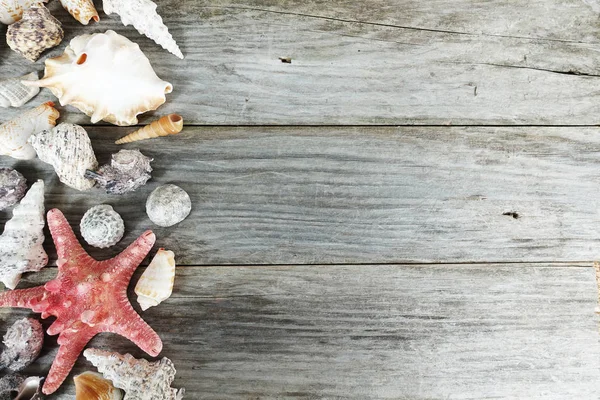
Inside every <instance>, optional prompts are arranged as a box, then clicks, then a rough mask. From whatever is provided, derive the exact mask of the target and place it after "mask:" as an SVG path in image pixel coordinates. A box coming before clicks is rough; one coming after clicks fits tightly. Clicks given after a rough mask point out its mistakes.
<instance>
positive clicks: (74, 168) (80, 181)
mask: <svg viewBox="0 0 600 400" xmlns="http://www.w3.org/2000/svg"><path fill="white" fill-rule="evenodd" d="M29 143H30V144H31V145H32V146H33V148H34V149H35V151H36V152H37V154H38V157H39V158H40V160H42V161H44V162H46V163H48V164H51V165H52V166H53V167H54V170H55V171H56V174H57V175H58V178H59V179H60V181H61V182H62V183H64V184H65V185H67V186H70V187H72V188H73V189H77V190H88V189H91V188H92V187H93V186H94V181H93V180H91V179H87V178H85V177H84V175H85V171H86V170H88V169H91V170H94V169H96V167H98V161H96V155H95V154H94V149H93V148H92V142H91V141H90V138H89V136H88V134H87V132H86V131H85V129H83V128H82V127H81V126H79V125H74V124H66V123H62V124H59V125H58V126H57V127H55V128H53V129H47V130H43V131H41V132H39V133H36V134H35V135H31V137H30V138H29Z"/></svg>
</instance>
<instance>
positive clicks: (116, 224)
mask: <svg viewBox="0 0 600 400" xmlns="http://www.w3.org/2000/svg"><path fill="white" fill-rule="evenodd" d="M79 229H80V231H81V236H82V237H83V239H85V241H86V242H87V243H88V244H89V245H91V246H95V247H100V248H101V249H104V248H107V247H110V246H114V245H115V244H117V243H118V242H119V240H121V239H122V238H123V234H124V233H125V223H124V222H123V219H122V218H121V216H120V215H119V213H117V212H116V211H115V210H113V208H112V207H111V206H109V205H106V204H103V205H99V206H95V207H92V208H90V209H89V210H87V212H86V213H85V214H84V215H83V218H81V223H80V224H79Z"/></svg>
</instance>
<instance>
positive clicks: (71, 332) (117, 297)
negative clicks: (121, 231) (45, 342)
mask: <svg viewBox="0 0 600 400" xmlns="http://www.w3.org/2000/svg"><path fill="white" fill-rule="evenodd" d="M48 226H49V227H50V233H51V234H52V238H53V239H54V244H55V245H56V251H57V253H58V261H57V265H58V275H57V277H56V278H55V279H53V280H51V281H48V282H46V284H45V285H43V286H38V287H34V288H31V289H21V290H12V291H8V292H4V293H0V307H25V308H30V309H32V310H33V311H34V312H39V313H42V318H48V317H49V316H50V315H54V316H56V317H57V319H56V321H55V322H54V323H53V324H52V325H51V326H50V327H49V328H48V334H49V335H56V334H58V333H60V336H59V337H58V344H59V345H60V348H59V350H58V354H57V355H56V359H55V360H54V363H53V364H52V368H50V372H49V373H48V377H47V378H46V382H45V383H44V387H43V388H42V391H43V392H44V393H45V394H50V393H53V392H54V391H56V389H58V387H59V386H60V385H61V384H62V383H63V381H64V380H65V378H66V377H67V375H68V374H69V372H70V371H71V369H72V368H73V365H74V364H75V361H76V360H77V358H78V357H79V354H80V353H81V351H82V350H83V348H84V347H85V345H86V344H87V343H88V342H89V341H90V339H91V338H92V337H94V336H95V335H96V334H97V333H100V332H112V333H117V334H119V335H121V336H125V337H126V338H128V339H129V340H131V341H132V342H134V343H135V344H136V345H138V346H139V347H140V348H141V349H142V350H144V351H145V352H146V353H148V354H150V355H151V356H157V355H158V353H160V351H161V350H162V341H161V340H160V338H159V337H158V335H157V334H156V332H154V330H153V329H152V328H151V327H150V326H149V325H148V324H146V323H145V322H144V320H142V318H141V317H140V316H139V315H138V314H137V313H136V312H135V310H134V309H133V307H132V306H131V304H130V303H129V299H128V298H127V286H128V285H129V280H130V279H131V276H132V275H133V272H134V271H135V270H136V268H137V267H138V265H139V264H140V263H141V262H142V260H143V259H144V257H146V255H147V254H148V252H149V251H150V249H151V248H152V246H153V245H154V241H155V240H156V237H155V236H154V233H152V231H146V232H144V233H143V234H142V236H140V237H139V238H138V239H137V240H136V241H135V242H134V243H132V244H131V245H130V246H129V247H128V248H127V249H125V250H124V251H123V252H122V253H121V254H119V255H118V256H116V257H114V258H112V259H110V260H106V261H96V260H94V259H93V258H92V257H90V256H89V255H88V254H87V253H86V252H85V250H84V249H83V248H82V247H81V245H80V244H79V241H78V240H77V238H76V237H75V234H74V233H73V230H72V229H71V227H70V226H69V223H68V222H67V220H66V218H65V216H64V215H63V213H62V212H60V210H57V209H53V210H50V211H48Z"/></svg>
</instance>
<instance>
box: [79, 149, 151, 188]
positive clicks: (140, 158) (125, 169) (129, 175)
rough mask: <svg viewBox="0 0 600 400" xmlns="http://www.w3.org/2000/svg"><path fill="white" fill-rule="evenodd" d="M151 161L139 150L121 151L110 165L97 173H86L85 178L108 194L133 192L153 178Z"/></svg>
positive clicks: (114, 156)
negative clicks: (91, 180) (92, 181)
mask: <svg viewBox="0 0 600 400" xmlns="http://www.w3.org/2000/svg"><path fill="white" fill-rule="evenodd" d="M151 161H152V158H150V157H146V156H145V155H143V154H142V153H141V152H140V151H139V150H121V151H119V152H118V153H115V154H113V155H112V158H111V161H110V165H109V164H106V165H103V166H102V167H100V168H99V169H98V171H96V172H93V171H86V173H85V176H86V177H87V178H91V179H94V180H95V181H96V183H97V184H98V186H100V187H103V188H104V190H106V193H109V194H124V193H127V192H133V191H134V190H136V189H137V188H139V187H140V186H143V185H145V184H146V182H148V180H149V179H150V178H151V177H152V175H150V173H151V172H152V167H150V162H151Z"/></svg>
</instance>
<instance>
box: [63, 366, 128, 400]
mask: <svg viewBox="0 0 600 400" xmlns="http://www.w3.org/2000/svg"><path fill="white" fill-rule="evenodd" d="M73 380H74V381H75V400H121V399H122V398H123V392H122V391H121V390H120V389H117V388H116V387H114V386H113V384H112V382H111V381H109V380H108V379H104V377H103V376H102V375H100V374H98V373H96V372H89V371H88V372H84V373H83V374H80V375H77V376H76V377H75V378H73Z"/></svg>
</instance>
